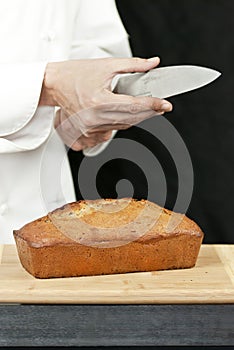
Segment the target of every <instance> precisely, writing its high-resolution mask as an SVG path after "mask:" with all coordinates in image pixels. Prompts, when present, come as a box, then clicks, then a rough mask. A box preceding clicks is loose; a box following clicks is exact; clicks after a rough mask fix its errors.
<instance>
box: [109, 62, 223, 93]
mask: <svg viewBox="0 0 234 350" xmlns="http://www.w3.org/2000/svg"><path fill="white" fill-rule="evenodd" d="M220 75H221V73H220V72H218V71H216V70H213V69H210V68H205V67H199V66H189V65H187V66H170V67H162V68H155V69H152V70H150V71H149V72H147V73H133V74H127V75H123V76H121V77H120V78H119V80H118V83H117V85H116V88H115V90H114V92H117V93H118V94H125V95H131V96H138V95H141V96H153V97H159V98H167V97H170V96H175V95H178V94H182V93H184V92H187V91H191V90H195V89H198V88H200V87H202V86H205V85H207V84H209V83H211V82H212V81H214V80H215V79H217V78H218V77H219V76H220Z"/></svg>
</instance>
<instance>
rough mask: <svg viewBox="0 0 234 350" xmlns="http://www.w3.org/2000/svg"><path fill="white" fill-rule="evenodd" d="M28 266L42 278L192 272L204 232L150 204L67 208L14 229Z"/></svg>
mask: <svg viewBox="0 0 234 350" xmlns="http://www.w3.org/2000/svg"><path fill="white" fill-rule="evenodd" d="M14 238H15V241H16V245H17V250H18V255H19V258H20V261H21V264H22V265H23V267H24V268H25V269H26V270H27V271H28V272H29V273H30V274H32V275H33V276H35V277H37V278H51V277H72V276H87V275H89V276H90V275H102V274H116V273H127V272H136V271H155V270H166V269H181V268H190V267H193V266H194V265H195V264H196V260H197V256H198V253H199V249H200V246H201V243H202V239H203V233H202V231H201V229H200V228H199V227H198V225H197V224H195V222H193V221H192V220H190V219H188V218H187V217H186V216H184V215H182V214H177V213H174V212H171V211H169V210H167V209H164V208H161V207H159V206H158V205H156V204H154V203H152V202H149V201H146V200H140V201H137V200H134V199H130V198H123V199H105V200H104V199H100V200H96V201H95V200H94V201H79V202H74V203H70V204H67V205H65V206H63V207H61V208H59V209H56V210H55V211H53V212H51V213H49V214H48V215H47V216H44V217H42V218H40V219H37V220H35V221H33V222H31V223H28V224H27V225H25V226H24V227H22V228H21V229H20V230H17V231H14Z"/></svg>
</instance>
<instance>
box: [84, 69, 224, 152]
mask: <svg viewBox="0 0 234 350" xmlns="http://www.w3.org/2000/svg"><path fill="white" fill-rule="evenodd" d="M220 75H221V73H220V72H218V71H216V70H214V69H210V68H206V67H200V66H191V65H185V66H183V65H181V66H169V67H161V68H154V69H151V70H150V71H148V72H147V73H130V74H122V75H120V76H119V80H118V81H117V84H116V86H115V88H114V90H113V92H115V93H118V94H124V95H131V96H152V97H159V98H168V97H171V96H175V95H179V94H183V93H185V92H188V91H192V90H195V89H198V88H201V87H202V86H205V85H207V84H210V83H211V82H212V81H214V80H215V79H217V78H218V77H219V76H220ZM116 132H117V131H116V130H113V132H112V137H114V135H115V134H116ZM110 142H111V140H108V141H106V142H103V143H101V144H99V145H96V146H94V147H91V148H86V149H85V150H84V151H83V153H84V155H85V156H89V157H91V156H96V155H97V154H99V153H100V152H102V151H103V150H104V149H105V148H106V147H107V146H108V144H109V143H110Z"/></svg>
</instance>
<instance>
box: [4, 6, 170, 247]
mask: <svg viewBox="0 0 234 350" xmlns="http://www.w3.org/2000/svg"><path fill="white" fill-rule="evenodd" d="M0 45H1V51H0V52H1V53H0V108H1V110H0V166H1V170H0V228H1V230H0V244H6V243H13V235H12V231H13V229H17V228H19V227H21V226H22V225H24V224H25V223H27V222H29V221H31V220H34V219H36V218H38V217H40V216H42V215H45V214H46V213H47V212H48V211H49V210H53V209H54V208H56V207H59V206H61V205H63V204H64V203H65V202H69V201H74V200H75V195H74V188H73V183H72V177H71V174H70V168H69V165H68V161H67V156H66V148H65V145H64V144H66V145H68V146H69V147H71V148H73V149H74V150H85V149H86V151H87V148H88V147H94V146H96V147H94V148H91V149H89V151H88V152H87V154H89V155H95V154H98V152H100V151H102V149H104V147H105V145H106V141H107V140H108V139H110V138H111V137H112V130H113V129H122V128H126V127H128V126H130V125H132V124H135V123H136V121H141V120H143V119H144V118H146V117H149V116H151V115H153V114H155V113H158V114H162V113H164V112H165V111H169V110H171V105H170V103H168V102H167V101H164V100H160V99H157V98H150V97H131V96H121V95H116V94H114V93H112V92H111V88H112V87H113V78H114V77H115V76H117V75H118V74H119V73H130V72H136V71H141V72H144V71H147V70H149V69H152V68H154V67H156V66H157V65H158V63H159V59H158V58H153V59H149V60H145V59H144V60H143V59H136V58H129V57H130V56H131V52H130V48H129V44H128V37H127V34H126V32H125V30H124V27H123V25H122V23H121V21H120V18H119V15H118V13H117V10H116V7H115V3H114V1H112V0H98V1H97V0H37V1H31V0H8V1H1V3H0ZM110 57H124V58H110ZM55 110H56V113H55ZM116 110H117V111H118V113H117V114H116ZM116 115H118V118H119V120H116ZM55 127H56V129H57V131H56V130H55ZM103 142H104V143H103Z"/></svg>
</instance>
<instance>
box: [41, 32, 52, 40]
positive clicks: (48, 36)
mask: <svg viewBox="0 0 234 350" xmlns="http://www.w3.org/2000/svg"><path fill="white" fill-rule="evenodd" d="M41 38H42V40H45V41H48V42H50V41H53V40H54V39H55V32H52V31H50V32H47V33H44V34H42V37H41Z"/></svg>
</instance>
